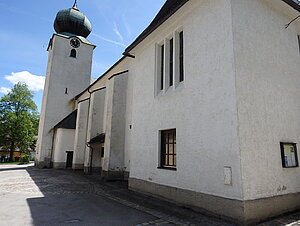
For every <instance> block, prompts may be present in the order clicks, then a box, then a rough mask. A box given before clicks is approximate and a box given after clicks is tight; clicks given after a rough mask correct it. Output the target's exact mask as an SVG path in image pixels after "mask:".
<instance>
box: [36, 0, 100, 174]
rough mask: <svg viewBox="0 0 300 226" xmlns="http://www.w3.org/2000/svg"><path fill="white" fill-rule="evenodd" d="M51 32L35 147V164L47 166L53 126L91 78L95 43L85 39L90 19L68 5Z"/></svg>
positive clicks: (49, 160)
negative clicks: (53, 31) (52, 32)
mask: <svg viewBox="0 0 300 226" xmlns="http://www.w3.org/2000/svg"><path fill="white" fill-rule="evenodd" d="M54 29H55V33H54V34H53V36H52V38H51V39H50V42H49V46H48V49H47V50H48V52H49V55H48V66H47V72H46V82H45V87H44V94H43V103H42V110H41V117H40V124H39V134H38V142H37V147H36V165H37V166H38V167H41V168H44V167H51V161H52V160H51V159H52V152H53V150H52V149H53V146H52V145H53V139H54V131H53V127H54V126H55V125H56V124H57V123H59V122H60V121H61V120H62V119H63V118H64V117H66V116H67V115H68V114H70V113H71V112H72V111H73V101H72V100H73V98H74V97H75V96H76V95H77V94H79V93H80V92H82V91H83V90H84V89H86V88H87V87H88V86H89V84H90V80H91V66H92V56H93V50H94V48H95V45H93V44H92V43H90V42H89V41H88V40H87V37H88V35H89V34H90V33H91V31H92V25H91V22H90V21H89V20H88V18H87V17H86V16H85V15H84V14H83V13H82V12H80V11H79V9H78V7H77V2H76V1H75V3H74V5H73V7H72V8H69V9H64V10H60V11H59V12H58V13H57V15H56V18H55V21H54Z"/></svg>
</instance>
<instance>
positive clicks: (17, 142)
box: [0, 83, 39, 161]
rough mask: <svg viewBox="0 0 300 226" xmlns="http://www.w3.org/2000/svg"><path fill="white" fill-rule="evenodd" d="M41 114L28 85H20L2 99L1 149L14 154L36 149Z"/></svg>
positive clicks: (0, 116)
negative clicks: (17, 151) (18, 151)
mask: <svg viewBox="0 0 300 226" xmlns="http://www.w3.org/2000/svg"><path fill="white" fill-rule="evenodd" d="M38 123H39V114H38V112H37V106H36V104H35V103H34V101H33V93H32V92H30V91H29V90H28V87H27V85H26V84H22V83H18V84H16V85H14V87H13V89H12V90H11V91H10V92H9V93H8V94H7V95H5V96H3V97H2V98H1V99H0V147H1V149H2V150H6V151H9V152H10V160H11V161H12V157H13V153H14V151H16V150H17V149H18V150H20V151H22V152H28V151H30V150H32V149H34V147H35V143H36V138H35V136H37V132H38Z"/></svg>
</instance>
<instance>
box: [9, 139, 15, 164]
mask: <svg viewBox="0 0 300 226" xmlns="http://www.w3.org/2000/svg"><path fill="white" fill-rule="evenodd" d="M14 152H15V142H13V141H12V142H11V144H10V152H9V161H10V162H12V161H13V158H14Z"/></svg>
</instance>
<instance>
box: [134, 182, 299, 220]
mask: <svg viewBox="0 0 300 226" xmlns="http://www.w3.org/2000/svg"><path fill="white" fill-rule="evenodd" d="M128 187H129V189H131V190H134V191H138V192H142V193H147V194H149V195H153V196H158V197H162V198H166V199H168V200H170V201H173V202H175V203H177V204H179V205H184V206H186V207H189V208H191V209H194V210H196V211H199V212H204V213H206V214H210V215H215V216H218V217H223V218H225V219H229V220H233V221H234V222H236V223H238V224H240V225H251V224H255V223H258V222H261V221H263V220H266V219H269V218H271V217H274V216H277V215H280V214H283V213H287V212H291V211H294V210H297V209H300V193H295V194H288V195H282V196H276V197H271V198H264V199H258V200H251V201H241V200H234V199H227V198H223V197H218V196H213V195H208V194H203V193H199V192H194V191H190V190H184V189H180V188H175V187H170V186H165V185H161V184H155V183H151V182H148V181H144V180H139V179H135V178H129V182H128Z"/></svg>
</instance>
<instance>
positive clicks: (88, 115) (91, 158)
mask: <svg viewBox="0 0 300 226" xmlns="http://www.w3.org/2000/svg"><path fill="white" fill-rule="evenodd" d="M87 91H88V92H89V95H90V97H89V104H88V114H87V130H88V129H89V119H90V107H91V96H92V92H91V91H90V87H89V88H88V90H87ZM88 132H89V131H87V133H86V137H85V140H86V139H87V135H88ZM86 146H87V147H88V148H90V149H91V153H90V161H91V163H90V168H89V174H92V166H93V165H92V161H93V148H92V146H90V145H89V143H88V142H87V143H86Z"/></svg>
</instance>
